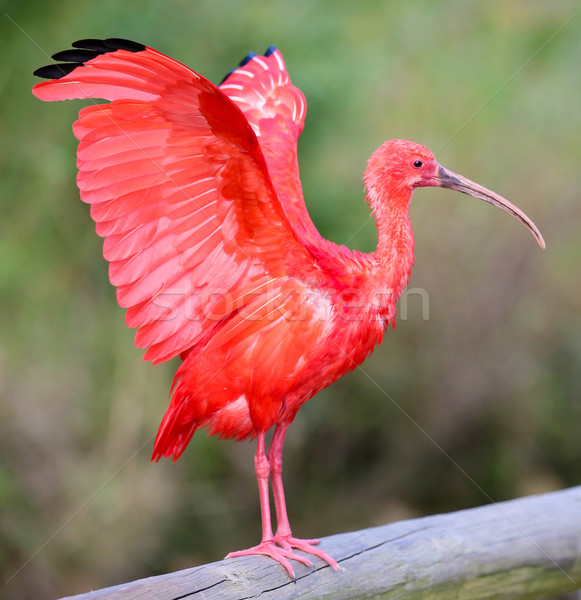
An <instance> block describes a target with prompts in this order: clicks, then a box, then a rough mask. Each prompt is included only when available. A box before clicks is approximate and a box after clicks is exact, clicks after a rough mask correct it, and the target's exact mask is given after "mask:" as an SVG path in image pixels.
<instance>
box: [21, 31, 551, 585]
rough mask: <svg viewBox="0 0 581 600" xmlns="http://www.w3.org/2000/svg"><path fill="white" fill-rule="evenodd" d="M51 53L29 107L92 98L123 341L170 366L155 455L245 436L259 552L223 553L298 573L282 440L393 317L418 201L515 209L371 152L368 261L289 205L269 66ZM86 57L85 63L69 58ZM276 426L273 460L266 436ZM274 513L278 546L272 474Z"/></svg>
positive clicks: (288, 134) (294, 110)
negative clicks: (216, 73)
mask: <svg viewBox="0 0 581 600" xmlns="http://www.w3.org/2000/svg"><path fill="white" fill-rule="evenodd" d="M74 46H75V47H77V48H81V49H82V50H72V51H65V52H63V53H59V54H58V55H55V57H56V58H58V59H60V60H68V61H73V63H72V64H70V63H67V64H65V65H61V66H60V67H59V66H58V65H53V66H50V67H44V68H42V69H39V70H38V71H37V72H36V73H37V74H38V75H40V76H43V77H48V78H50V80H49V81H45V82H42V83H39V84H38V85H36V86H35V87H34V89H33V92H34V94H35V95H36V96H37V97H38V98H40V99H41V100H65V99H71V98H104V99H106V100H109V101H110V103H109V104H93V105H90V106H88V107H86V108H83V109H82V110H81V111H80V113H79V120H78V121H77V122H76V123H75V124H74V127H73V131H74V134H75V136H76V137H77V138H78V140H79V148H78V153H77V165H78V169H79V174H78V178H77V181H78V186H79V189H80V192H81V198H82V200H83V201H84V202H86V203H88V204H90V205H91V216H92V218H93V219H94V220H95V223H96V231H97V233H98V234H99V235H100V236H101V237H103V238H105V239H104V244H103V255H104V257H105V258H106V259H107V260H108V261H109V264H110V266H109V277H110V280H111V283H112V284H113V285H115V286H116V287H117V299H118V301H119V304H120V305H121V306H122V307H124V308H126V309H127V313H126V321H127V325H128V326H130V327H135V328H137V333H136V339H135V343H136V345H137V346H138V347H140V348H147V351H146V353H145V359H146V360H151V361H153V362H155V363H158V362H162V361H165V360H168V359H170V358H173V357H175V356H178V355H181V357H182V359H183V363H182V365H181V366H180V368H179V370H178V372H177V374H176V377H175V380H174V385H173V388H172V398H171V403H170V406H169V408H168V410H167V412H166V414H165V417H164V419H163V421H162V424H161V426H160V429H159V432H158V435H157V439H156V442H155V446H154V450H153V458H155V459H159V458H160V457H162V456H164V457H169V456H173V458H174V460H176V459H177V458H178V457H179V456H180V455H181V453H182V452H183V451H184V449H185V447H186V446H187V444H188V442H189V441H190V439H191V437H192V435H193V434H194V432H195V431H196V430H197V429H198V428H200V427H207V428H208V429H209V431H210V433H214V434H218V435H219V436H223V437H233V438H236V439H239V440H241V439H245V438H251V437H258V449H257V455H256V469H257V477H258V483H259V490H260V499H261V510H262V517H263V540H262V542H261V544H259V545H258V546H257V547H255V548H253V549H250V550H248V551H242V552H239V553H234V554H235V555H240V554H248V553H262V554H267V555H269V556H272V557H273V558H275V559H276V560H278V561H279V562H281V563H282V564H283V565H284V566H285V568H286V569H287V570H288V572H289V573H290V574H291V575H292V574H293V569H292V567H291V565H290V563H289V562H288V559H289V558H291V559H294V560H299V561H301V562H304V563H308V562H309V561H308V560H307V559H306V558H305V557H303V556H301V555H298V554H296V553H295V552H293V551H292V549H293V548H299V549H301V550H304V551H306V552H309V553H311V554H314V555H316V556H319V557H321V558H323V559H324V560H326V561H327V562H329V564H331V566H333V567H334V568H337V563H336V562H335V561H334V560H333V559H331V558H330V557H329V556H328V555H326V554H325V553H324V552H323V551H322V550H320V549H317V548H315V547H314V546H313V544H314V543H316V541H315V540H307V541H305V540H297V539H296V538H293V537H292V535H291V532H290V527H289V526H288V520H287V517H286V507H285V503H284V495H283V492H282V480H281V477H280V461H281V453H282V443H283V440H284V435H285V432H286V427H287V426H288V424H289V423H291V422H292V420H293V419H294V417H295V414H296V412H297V410H298V408H299V407H300V406H301V405H302V404H303V403H304V402H305V401H306V400H308V399H309V398H311V397H312V396H313V395H315V394H316V393H317V392H318V391H319V390H321V389H322V388H324V387H326V386H327V385H329V384H331V383H333V382H334V381H336V380H337V379H338V378H339V377H341V376H342V375H344V374H345V373H347V372H348V371H350V370H351V369H353V368H354V367H355V366H357V365H358V364H360V363H361V362H362V361H363V360H365V358H366V357H367V356H368V355H369V354H370V353H371V352H372V350H373V348H374V347H375V346H376V345H377V344H379V343H380V342H381V339H382V336H383V331H384V330H385V328H386V327H387V325H388V323H389V322H392V321H393V320H394V318H395V313H396V309H395V304H396V301H397V299H398V297H399V295H400V294H401V292H402V290H403V288H404V287H405V285H406V284H407V281H408V278H409V274H410V269H411V266H412V264H413V234H412V228H411V223H410V220H409V214H408V208H409V202H410V199H411V195H412V192H413V189H414V188H415V187H418V186H425V185H440V186H444V187H450V188H453V189H458V190H460V191H463V192H466V193H470V194H472V195H475V196H477V197H480V198H483V199H484V200H486V201H488V202H491V203H493V204H496V205H498V206H500V207H501V208H504V209H505V210H509V212H511V213H512V214H513V215H515V216H517V217H518V218H519V219H521V220H522V221H523V222H524V223H525V224H526V225H527V227H529V228H530V229H531V231H532V232H533V234H534V235H535V236H536V237H537V239H538V241H539V243H542V238H541V237H540V234H539V233H538V230H536V228H535V227H534V225H532V223H531V222H530V221H529V220H528V219H527V218H526V216H524V215H523V213H521V212H520V211H519V210H518V209H517V208H516V207H514V206H512V205H510V204H509V203H508V202H507V201H506V200H504V199H503V198H500V197H499V196H497V195H495V194H493V193H492V192H489V191H488V190H486V189H485V188H481V187H480V186H477V185H476V184H473V182H470V181H469V180H466V179H464V178H461V177H460V176H458V175H456V174H454V173H452V172H450V171H446V170H445V169H443V168H442V167H441V166H440V165H438V163H437V162H436V161H435V159H434V156H433V155H432V153H431V152H430V151H429V150H427V149H426V148H424V147H423V146H420V145H419V144H414V143H412V142H407V141H402V140H392V141H390V142H386V143H385V144H383V145H382V146H381V147H380V148H379V149H378V150H377V151H376V152H375V153H374V155H373V156H372V157H371V159H370V161H369V165H368V168H367V171H366V174H365V183H366V187H367V200H368V202H369V205H370V207H371V209H372V211H373V212H374V214H375V217H376V220H377V225H378V231H379V235H378V248H377V250H376V251H375V252H374V253H371V254H362V253H359V252H352V251H350V250H349V249H347V248H345V247H342V246H337V245H335V244H333V243H331V242H329V241H327V240H324V239H323V238H322V237H321V236H320V234H319V233H318V231H317V230H316V228H315V227H314V225H313V223H312V221H311V219H310V217H309V215H308V212H307V210H306V207H305V203H304V200H303V195H302V188H301V183H300V179H299V174H298V162H297V139H298V137H299V135H300V133H301V131H302V128H303V123H304V118H305V112H306V102H305V99H304V97H303V95H302V93H301V92H300V91H299V90H298V89H297V88H296V87H294V86H293V85H292V84H291V82H290V79H289V77H288V74H287V72H286V69H285V65H284V61H283V59H282V56H281V55H280V53H279V52H278V50H275V49H274V48H270V49H269V51H268V52H267V53H266V54H265V55H264V56H250V55H249V57H248V59H247V60H245V61H244V62H243V63H242V64H241V66H240V67H239V68H238V69H236V70H235V71H233V72H232V73H231V74H230V75H229V76H228V77H227V78H226V80H225V81H224V82H223V83H222V85H221V86H220V87H216V86H215V85H213V84H212V83H210V82H209V81H208V80H206V79H204V78H203V77H202V76H201V75H199V74H197V73H195V72H194V71H192V70H190V69H189V68H187V67H185V66H184V65H182V64H181V63H179V62H177V61H175V60H173V59H171V58H169V57H167V56H165V55H163V54H161V53H159V52H157V51H155V50H153V49H151V48H148V47H145V46H142V45H140V44H136V43H134V42H128V41H126V40H119V39H109V40H81V41H80V42H77V43H75V44H74ZM75 61H81V62H78V63H77V62H75ZM272 427H276V431H275V435H274V438H273V442H272V445H271V449H270V450H269V453H268V455H266V454H265V449H264V435H265V433H266V432H267V431H268V430H269V429H271V428H272ZM269 475H270V476H271V477H272V486H273V492H274V498H275V506H276V510H277V518H278V531H277V534H276V535H273V533H272V530H271V526H270V512H269V511H270V509H269V506H268V477H269Z"/></svg>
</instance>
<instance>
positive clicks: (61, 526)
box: [0, 0, 581, 599]
mask: <svg viewBox="0 0 581 600" xmlns="http://www.w3.org/2000/svg"><path fill="white" fill-rule="evenodd" d="M577 8H578V4H577V2H574V1H565V0H555V1H554V2H543V1H541V0H511V1H510V2H501V1H500V0H492V1H486V2H485V1H484V0H482V1H480V2H464V1H462V0H450V1H448V2H430V1H429V0H416V1H415V2H397V1H395V0H384V1H379V0H376V1H372V0H361V1H359V2H352V1H346V0H335V1H334V2H333V3H330V2H326V3H324V2H313V1H306V0H295V1H293V2H283V1H282V0H270V1H268V2H266V1H260V0H243V1H238V2H229V1H227V0H212V1H210V0H196V1H186V0H167V1H165V2H161V1H160V0H159V1H153V0H139V1H137V0H126V1H125V2H123V3H120V2H116V1H113V0H101V1H100V2H98V3H93V2H88V1H87V0H74V1H73V0H54V1H53V2H50V3H48V4H47V3H42V2H39V1H32V0H28V1H27V0H22V1H20V2H15V1H14V0H12V1H4V2H2V11H1V13H0V15H1V16H0V48H1V50H2V57H3V63H2V69H1V70H0V94H1V104H0V106H1V111H2V112H1V120H0V133H1V139H2V144H1V147H0V156H1V160H0V168H1V169H2V175H1V178H0V186H1V192H0V202H1V203H2V213H1V214H2V219H1V220H0V302H1V305H0V308H1V311H2V315H3V319H2V330H1V340H2V344H1V346H0V395H1V402H0V428H1V434H0V507H1V511H0V571H1V573H2V586H3V588H2V592H0V594H1V595H2V596H3V597H5V598H19V599H22V598H32V597H34V598H50V597H55V596H57V595H63V594H72V593H76V592H81V591H85V590H88V589H90V588H99V587H104V586H106V585H112V584H115V583H120V582H123V581H127V580H130V579H133V578H137V577H143V576H147V575H152V574H156V573H161V572H165V571H168V570H174V569H178V568H182V567H186V566H191V565H195V564H200V563H203V562H208V561H212V560H216V559H219V558H221V557H222V556H224V555H225V554H226V553H227V552H228V551H229V550H233V549H237V548H242V547H246V546H248V545H250V544H253V543H255V542H256V541H257V538H258V536H259V531H260V525H259V513H258V502H257V494H256V491H255V481H254V475H253V463H252V455H253V452H254V448H253V444H234V443H232V442H224V441H219V440H217V439H214V438H206V437H204V435H203V434H198V435H197V436H195V438H194V440H193V442H192V444H191V447H190V448H189V449H188V451H187V452H186V453H185V454H184V456H183V458H182V459H181V460H180V461H179V462H178V463H176V464H172V463H171V462H169V461H164V462H161V463H158V464H152V463H150V462H149V454H150V452H151V448H152V439H153V436H154V434H155V432H156V430H157V426H158V424H159V421H160V419H161V417H162V415H163V412H164V410H165V407H166V405H167V394H168V389H169V385H170V381H171V378H172V376H173V372H174V370H175V368H176V363H173V364H168V365H163V366H159V367H155V368H154V367H152V366H151V365H148V364H146V363H143V362H142V361H140V354H141V352H140V351H138V350H136V349H135V348H134V347H133V345H132V339H133V333H132V332H131V331H130V330H128V329H126V328H125V325H124V322H123V313H122V311H121V310H120V309H119V308H118V307H117V305H116V302H115V293H114V290H113V289H112V288H111V287H110V286H109V284H108V281H107V267H106V264H105V263H104V261H103V259H102V258H101V253H100V245H101V242H100V240H99V239H98V238H97V236H95V234H94V232H93V227H92V226H91V222H90V219H89V216H88V210H87V207H86V206H85V205H83V204H82V203H81V202H80V201H78V191H77V190H76V187H75V158H74V155H75V140H74V138H73V136H72V134H71V133H70V128H71V124H72V122H73V121H74V119H75V117H76V113H77V111H78V110H79V108H80V107H81V106H82V103H80V102H71V103H57V104H53V105H46V104H42V103H40V102H39V101H38V100H36V99H35V98H33V96H32V95H31V93H30V87H31V86H32V85H33V84H34V83H35V81H34V78H33V77H32V75H31V73H32V71H33V70H34V69H35V68H37V67H38V66H41V65H43V64H47V62H48V55H50V54H52V53H53V52H56V51H58V50H62V49H65V48H68V47H69V44H70V42H71V41H73V40H75V39H80V38H84V37H125V38H130V39H135V40H137V41H141V42H144V43H146V44H148V45H150V46H153V47H155V48H157V49H159V50H160V51H162V52H164V53H167V54H169V55H171V56H173V57H175V58H177V59H178V60H181V61H183V62H184V63H186V64H187V65H189V66H191V67H193V68H194V69H196V70H198V71H200V72H201V73H202V74H204V75H205V76H207V77H209V78H210V79H212V80H214V81H219V80H220V79H221V77H222V76H223V74H224V73H225V72H227V71H228V70H229V69H230V68H232V67H233V66H234V65H235V64H236V63H237V62H238V60H240V59H241V58H242V57H243V56H244V55H245V54H246V53H247V52H248V51H250V50H254V51H259V52H260V51H263V50H264V49H265V48H266V47H267V46H268V45H269V44H275V45H276V46H278V47H279V48H280V49H281V50H282V52H283V54H284V57H285V60H286V63H287V67H288V69H289V72H290V73H291V76H292V78H293V81H294V82H295V84H296V85H298V86H299V87H300V88H301V89H302V90H303V91H304V93H305V95H306V97H307V101H308V104H309V110H308V115H307V122H306V128H305V131H304V133H303V136H302V138H301V144H300V162H301V170H302V179H303V184H304V189H305V194H306V196H307V204H308V207H309V210H310V211H311V213H312V214H313V218H314V220H315V222H316V224H317V226H318V227H319V228H320V230H321V231H322V233H323V234H324V235H325V236H327V237H329V238H331V239H332V240H334V241H336V242H338V243H344V244H347V245H349V246H351V247H354V248H359V249H362V250H372V249H373V248H374V244H375V230H374V224H373V221H372V220H370V219H369V216H368V214H367V208H366V206H365V204H364V202H363V190H362V186H361V175H362V173H363V170H364V167H365V160H366V158H367V156H369V154H370V153H371V152H372V151H373V150H374V149H375V148H376V147H377V146H378V145H379V144H380V143H381V142H382V141H383V140H384V139H387V138H396V137H403V138H408V139H413V140H416V141H419V142H422V143H425V144H426V145H428V146H429V147H430V148H432V149H433V150H434V151H436V153H437V155H438V158H439V160H440V161H441V162H442V163H443V164H444V165H446V166H448V167H450V168H452V169H454V170H456V171H459V172H461V173H463V174H465V175H466V176H468V177H470V178H472V179H475V180H477V181H479V182H480V183H482V184H484V185H486V186H488V187H491V188H492V189H495V190H496V191H498V192H499V193H501V194H503V195H505V196H506V197H508V198H510V199H511V200H512V201H513V202H515V203H517V204H518V205H519V206H521V207H522V208H523V209H524V210H525V211H526V212H527V213H528V214H529V215H530V216H531V217H532V218H533V219H534V220H535V221H536V223H537V224H538V225H539V227H540V229H541V230H542V231H543V233H544V235H545V237H546V240H547V244H548V248H547V250H546V252H541V251H540V250H539V249H538V248H537V247H536V246H535V244H534V242H533V240H532V239H531V237H530V235H529V234H528V233H526V231H525V230H524V228H522V227H520V226H519V225H518V224H517V223H515V222H514V221H513V220H512V219H510V218H509V217H508V216H507V215H506V214H503V213H500V212H499V211H496V210H492V209H491V208H490V207H488V206H487V205H484V204H482V203H479V202H477V201H476V200H473V199H468V198H467V197H465V196H460V195H459V194H454V193H451V192H448V191H443V190H433V189H430V190H419V191H418V192H417V193H416V195H415V198H414V201H413V206H412V219H413V222H414V226H415V235H416V240H417V247H416V250H417V251H416V267H415V268H414V272H413V276H412V281H411V283H410V287H411V288H421V289H423V290H425V291H426V292H427V294H428V296H429V319H424V318H422V308H426V307H425V306H422V303H421V301H420V300H421V298H420V297H419V296H417V295H413V294H411V295H409V296H408V297H406V299H405V302H406V306H405V308H406V309H407V314H406V318H405V319H402V320H400V321H399V322H398V327H397V331H396V332H394V331H392V330H390V331H389V332H388V333H387V335H386V339H385V341H384V343H383V345H382V346H381V347H380V348H378V349H377V351H376V352H375V354H374V355H373V357H372V358H371V359H370V360H368V361H367V362H366V363H364V365H363V366H362V368H361V369H357V370H356V371H355V372H354V373H353V374H351V375H349V376H347V377H345V378H344V379H343V380H342V381H340V382H338V383H337V384H335V385H333V386H331V387H330V388H328V389H327V390H325V391H323V392H322V393H321V394H319V396H318V397H317V398H316V399H314V400H312V401H311V402H309V403H307V404H306V405H305V406H304V407H303V409H302V410H301V411H300V412H299V415H298V417H297V419H296V421H295V424H294V425H293V427H292V428H291V430H290V432H289V437H288V443H287V447H286V453H285V459H286V461H285V471H286V472H285V480H286V485H287V493H288V504H289V507H290V517H291V522H292V524H293V526H294V530H295V533H296V534H298V535H305V536H307V537H309V536H322V535H328V534H332V533H336V532H341V531H347V530H350V529H359V528H364V527H368V526H371V525H376V524H380V523H385V522H387V521H390V520H393V519H399V518H406V517H410V516H415V515H422V514H427V513H434V512H438V511H451V510H456V509H461V508H467V507H470V506H475V505H480V504H484V503H487V502H490V501H492V500H494V501H501V500H505V499H508V498H512V497H517V496H520V495H524V494H528V493H534V492H542V491H545V490H550V489H555V488H561V487H565V486H570V485H575V484H579V483H580V481H581V461H580V460H579V459H580V457H581V436H580V435H579V426H580V425H581V403H580V395H581V394H580V392H581V319H580V318H579V315H580V313H581V278H580V273H579V264H580V262H581V236H580V226H581V203H580V202H579V189H580V187H581V170H580V169H579V164H580V163H581V145H580V144H579V132H580V131H581V109H580V106H581V105H580V104H579V97H580V96H581V75H580V70H579V64H581V21H580V17H579V15H577V16H574V14H575V11H576V10H577ZM572 526H576V527H581V525H580V524H579V523H576V524H572Z"/></svg>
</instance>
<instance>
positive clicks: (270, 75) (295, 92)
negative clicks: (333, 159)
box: [220, 46, 322, 244]
mask: <svg viewBox="0 0 581 600" xmlns="http://www.w3.org/2000/svg"><path fill="white" fill-rule="evenodd" d="M220 90H222V91H223V92H224V94H226V95H227V96H228V97H229V98H230V100H232V102H234V103H236V104H237V105H238V107H239V108H240V109H241V110H242V112H243V113H244V116H245V117H246V119H247V120H248V123H249V124H250V126H251V127H252V129H253V130H254V133H255V134H256V136H257V137H258V142H259V143H260V147H261V148H262V153H263V154H264V158H265V160H266V163H267V165H268V171H269V173H270V177H271V180H272V183H273V185H274V187H275V189H276V192H277V194H278V196H279V198H280V200H281V203H282V205H283V208H284V210H285V212H286V214H287V215H288V217H289V220H290V221H291V222H292V223H293V225H294V227H295V231H296V233H297V235H298V236H299V238H300V239H301V240H302V241H303V242H304V243H306V244H309V243H315V242H317V241H320V240H322V237H321V236H320V234H319V232H318V231H317V229H316V227H315V226H314V224H313V222H312V220H311V217H310V215H309V213H308V212H307V209H306V206H305V201H304V198H303V189H302V186H301V180H300V177H299V164H298V159H297V140H298V138H299V135H300V134H301V132H302V130H303V126H304V122H305V116H306V112H307V103H306V100H305V97H304V96H303V93H302V92H301V91H300V90H299V89H298V88H297V87H295V86H294V85H293V84H292V83H291V81H290V77H289V75H288V73H287V71H286V67H285V64H284V60H283V58H282V55H281V53H280V52H279V50H277V49H276V48H274V47H273V46H270V47H269V48H268V50H267V51H266V52H265V53H264V55H263V56H257V55H256V54H252V53H251V54H249V55H248V56H247V57H246V58H245V59H244V60H243V61H242V62H241V63H240V66H239V67H238V68H237V69H234V70H233V71H231V72H230V73H229V74H228V75H227V76H226V77H225V79H224V81H223V82H222V83H221V84H220Z"/></svg>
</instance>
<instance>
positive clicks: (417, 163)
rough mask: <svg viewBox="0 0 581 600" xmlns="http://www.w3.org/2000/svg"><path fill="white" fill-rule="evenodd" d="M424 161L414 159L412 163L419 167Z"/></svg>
mask: <svg viewBox="0 0 581 600" xmlns="http://www.w3.org/2000/svg"><path fill="white" fill-rule="evenodd" d="M423 164H424V163H423V162H422V161H421V160H414V162H413V165H414V167H415V168H416V169H419V168H420V167H421V166H422V165H423Z"/></svg>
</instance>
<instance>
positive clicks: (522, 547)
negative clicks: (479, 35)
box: [74, 486, 581, 600]
mask: <svg viewBox="0 0 581 600" xmlns="http://www.w3.org/2000/svg"><path fill="white" fill-rule="evenodd" d="M321 545H322V547H323V548H324V549H325V550H326V551H327V552H329V554H331V555H332V556H333V557H334V558H335V559H337V560H338V561H339V564H340V565H341V567H342V569H343V571H342V572H339V573H338V572H335V571H333V570H331V569H330V568H329V567H327V566H325V565H323V564H321V562H320V561H317V563H316V565H315V567H314V568H313V569H309V568H307V567H303V566H302V565H299V564H297V565H296V566H295V569H296V581H292V580H290V579H289V577H288V575H287V574H286V572H285V570H284V569H283V568H282V567H281V566H280V565H278V564H276V563H275V562H274V561H272V560H270V559H267V558H262V557H244V558H238V559H230V560H227V561H221V562H216V563H211V564H208V565H203V566H201V567H194V568H191V569H186V570H184V571H178V572H176V573H169V574H167V575H160V576H157V577H150V578H148V579H141V580H139V581H133V582H131V583H126V584H123V585H118V586H115V587H111V588H106V589H102V590H98V591H94V592H90V593H88V594H82V595H80V596H74V600H130V599H131V600H137V599H139V600H178V599H185V598H188V599H189V600H200V599H202V598H203V599H207V600H215V599H220V600H226V599H228V600H229V599H232V600H246V599H250V598H260V599H272V600H275V599H276V600H285V599H289V598H301V599H304V600H308V599H314V598H317V599H319V598H329V599H331V598H332V599H333V600H348V599H355V598H357V599H359V598H390V599H391V598H402V599H412V598H413V599H414V600H418V599H426V598H430V599H442V600H443V599H450V598H453V599H455V600H464V599H466V600H484V599H488V598H490V599H492V598H495V599H497V598H503V599H504V598H518V599H523V598H546V597H548V596H552V595H555V594H559V593H566V592H573V591H574V590H579V589H581V486H580V487H576V488H571V489H568V490H563V491H560V492H553V493H549V494H544V495H542V496H530V497H525V498H520V499H518V500H512V501H510V502H502V503H500V504H494V505H489V506H483V507H480V508H474V509H470V510H463V511H459V512H455V513H450V514H445V515H436V516H432V517H424V518H421V519H412V520H409V521H401V522H399V523H392V524H390V525H385V526H383V527H374V528H372V529H365V530H362V531H355V532H353V533H343V534H339V535H334V536H331V537H328V538H324V539H323V540H322V541H321ZM570 597H576V596H575V595H572V596H570ZM579 597H580V598H581V595H580V596H579Z"/></svg>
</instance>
